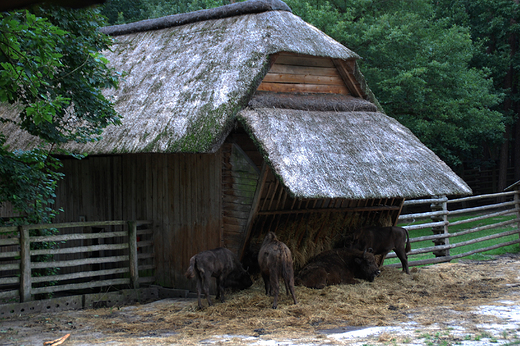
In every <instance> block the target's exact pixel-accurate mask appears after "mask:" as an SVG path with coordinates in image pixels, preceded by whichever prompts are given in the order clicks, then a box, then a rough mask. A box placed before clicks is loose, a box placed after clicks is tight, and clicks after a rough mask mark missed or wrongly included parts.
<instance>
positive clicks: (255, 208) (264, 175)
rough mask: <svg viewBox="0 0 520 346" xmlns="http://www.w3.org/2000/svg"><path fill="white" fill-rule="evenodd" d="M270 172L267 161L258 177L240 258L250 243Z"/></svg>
mask: <svg viewBox="0 0 520 346" xmlns="http://www.w3.org/2000/svg"><path fill="white" fill-rule="evenodd" d="M268 172H269V166H267V164H266V162H265V161H264V162H263V163H262V169H261V171H260V177H259V178H258V184H257V186H256V191H255V195H254V197H253V204H252V205H251V211H250V213H249V217H248V219H247V223H246V225H245V230H244V231H245V232H244V238H243V241H242V246H241V249H240V252H239V254H238V257H239V258H240V260H242V258H243V257H244V252H245V250H246V246H247V244H248V240H249V237H250V236H251V230H252V228H253V222H254V220H255V218H256V216H257V215H258V207H259V205H260V198H261V197H262V190H263V189H264V186H265V181H266V179H267V174H268Z"/></svg>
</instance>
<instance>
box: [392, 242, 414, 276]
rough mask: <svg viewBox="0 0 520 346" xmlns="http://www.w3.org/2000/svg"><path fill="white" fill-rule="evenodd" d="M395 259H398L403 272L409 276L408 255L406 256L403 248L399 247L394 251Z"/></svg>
mask: <svg viewBox="0 0 520 346" xmlns="http://www.w3.org/2000/svg"><path fill="white" fill-rule="evenodd" d="M394 251H395V254H396V255H397V257H399V260H400V261H401V265H402V267H403V271H404V272H405V273H406V274H410V270H409V269H408V255H407V254H406V251H405V250H404V247H399V248H397V249H395V250H394Z"/></svg>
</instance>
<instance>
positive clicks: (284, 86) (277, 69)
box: [258, 53, 350, 95]
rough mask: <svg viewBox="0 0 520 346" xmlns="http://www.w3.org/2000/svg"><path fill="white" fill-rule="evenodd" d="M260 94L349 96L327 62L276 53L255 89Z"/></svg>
mask: <svg viewBox="0 0 520 346" xmlns="http://www.w3.org/2000/svg"><path fill="white" fill-rule="evenodd" d="M258 90H260V91H271V92H285V93H332V94H343V95H350V92H349V90H348V88H347V86H346V85H345V82H344V81H343V78H342V76H341V75H340V72H339V71H338V69H337V68H336V65H335V64H334V62H333V61H332V59H331V58H322V57H312V56H301V55H296V54H291V53H280V54H278V55H277V56H276V57H275V62H274V64H273V65H272V66H271V69H270V70H269V72H268V73H267V75H266V76H265V77H264V79H263V81H262V83H261V84H260V86H259V87H258Z"/></svg>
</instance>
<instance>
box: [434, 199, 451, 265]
mask: <svg viewBox="0 0 520 346" xmlns="http://www.w3.org/2000/svg"><path fill="white" fill-rule="evenodd" d="M442 197H444V201H441V202H433V203H432V204H431V206H430V207H431V210H432V211H433V212H435V211H443V213H442V215H436V216H432V217H431V219H432V221H433V222H439V221H442V222H444V225H443V226H435V227H432V232H433V234H445V235H448V234H449V231H448V201H447V199H446V198H445V197H446V196H442ZM436 198H437V197H436ZM433 243H434V244H435V246H439V245H449V243H450V240H449V238H439V239H435V240H433ZM433 254H434V255H435V257H442V256H449V255H450V249H445V250H437V251H433Z"/></svg>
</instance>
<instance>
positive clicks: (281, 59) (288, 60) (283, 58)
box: [276, 53, 334, 68]
mask: <svg viewBox="0 0 520 346" xmlns="http://www.w3.org/2000/svg"><path fill="white" fill-rule="evenodd" d="M276 63H277V64H281V65H299V66H314V67H331V68H334V63H333V62H332V59H331V58H323V57H316V56H299V55H292V54H284V53H281V54H279V55H278V59H277V60H276Z"/></svg>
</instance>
